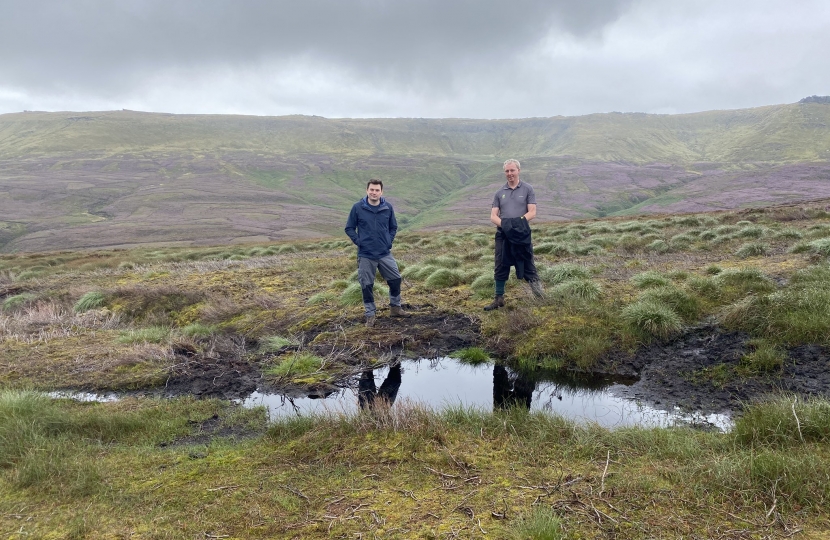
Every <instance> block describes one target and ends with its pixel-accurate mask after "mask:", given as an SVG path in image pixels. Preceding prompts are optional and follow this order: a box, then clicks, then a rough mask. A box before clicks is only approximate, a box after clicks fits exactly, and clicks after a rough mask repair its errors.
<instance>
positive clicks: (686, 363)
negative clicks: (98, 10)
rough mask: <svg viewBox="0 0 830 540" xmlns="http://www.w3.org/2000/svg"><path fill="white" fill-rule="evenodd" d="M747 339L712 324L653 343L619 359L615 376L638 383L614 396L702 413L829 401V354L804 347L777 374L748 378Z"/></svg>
mask: <svg viewBox="0 0 830 540" xmlns="http://www.w3.org/2000/svg"><path fill="white" fill-rule="evenodd" d="M749 339H750V337H749V336H748V335H747V334H743V333H740V332H729V331H725V330H723V329H722V328H720V327H718V326H716V325H705V326H700V327H695V328H692V329H690V330H688V331H687V332H686V333H684V334H683V335H681V336H679V337H677V338H675V339H673V340H671V341H669V342H664V343H652V344H651V345H648V346H646V347H643V348H641V349H640V350H638V351H637V352H636V353H635V354H634V355H631V356H627V357H618V358H617V359H616V362H615V367H614V368H613V370H612V371H614V372H615V373H616V374H618V375H628V376H630V375H637V376H639V381H637V382H636V383H634V384H633V385H631V386H628V387H620V388H619V389H618V391H617V395H619V396H621V397H627V398H632V399H637V400H640V401H642V402H644V403H648V404H652V405H654V406H657V407H659V408H662V409H666V410H671V409H674V408H679V409H682V410H686V411H699V412H701V413H704V414H709V413H723V412H730V411H739V410H740V409H741V408H742V407H743V406H745V405H746V404H748V403H752V402H753V401H757V400H759V399H763V398H764V397H767V396H769V395H771V394H776V393H781V392H791V393H795V394H798V395H801V396H805V397H806V396H823V397H828V396H830V371H828V369H827V368H828V363H830V354H828V351H827V350H826V349H823V348H822V347H819V346H815V345H806V346H800V347H794V348H791V349H789V350H788V351H787V352H788V358H787V360H786V361H785V363H784V366H783V368H782V370H781V371H780V372H776V373H769V374H748V373H746V370H742V369H741V366H740V362H741V357H742V356H743V355H744V354H746V353H747V352H749V348H748V345H747V342H748V341H749Z"/></svg>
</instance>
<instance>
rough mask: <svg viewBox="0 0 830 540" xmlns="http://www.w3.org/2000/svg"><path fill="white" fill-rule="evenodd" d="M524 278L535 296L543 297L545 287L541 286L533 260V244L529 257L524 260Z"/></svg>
mask: <svg viewBox="0 0 830 540" xmlns="http://www.w3.org/2000/svg"><path fill="white" fill-rule="evenodd" d="M525 280H526V281H527V282H528V283H529V284H530V290H531V291H533V296H535V297H536V298H544V297H545V289H544V287H542V280H541V279H539V273H538V272H537V271H536V264H535V263H534V261H533V246H531V248H530V259H528V260H526V261H525Z"/></svg>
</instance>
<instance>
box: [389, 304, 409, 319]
mask: <svg viewBox="0 0 830 540" xmlns="http://www.w3.org/2000/svg"><path fill="white" fill-rule="evenodd" d="M389 316H390V317H403V318H407V317H411V316H412V315H410V314H409V313H407V312H406V311H404V310H403V308H402V307H401V306H389Z"/></svg>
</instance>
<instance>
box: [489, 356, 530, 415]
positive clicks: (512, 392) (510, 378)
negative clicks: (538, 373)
mask: <svg viewBox="0 0 830 540" xmlns="http://www.w3.org/2000/svg"><path fill="white" fill-rule="evenodd" d="M535 389H536V383H535V382H534V381H533V380H532V379H531V378H530V377H528V376H527V375H524V374H523V373H521V372H519V371H512V370H511V371H507V368H506V367H504V366H500V365H498V364H496V365H495V366H494V367H493V407H494V408H496V409H507V408H510V407H524V408H526V409H530V400H531V398H532V397H533V390H535Z"/></svg>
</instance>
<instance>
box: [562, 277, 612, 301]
mask: <svg viewBox="0 0 830 540" xmlns="http://www.w3.org/2000/svg"><path fill="white" fill-rule="evenodd" d="M551 291H552V293H553V294H554V295H555V296H558V297H562V298H570V299H578V300H596V299H598V298H599V297H600V295H601V294H602V287H600V286H599V285H597V284H596V283H594V282H593V281H591V280H590V279H579V278H577V279H569V280H567V281H563V282H561V283H558V284H557V285H555V286H554V287H553V289H551Z"/></svg>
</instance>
